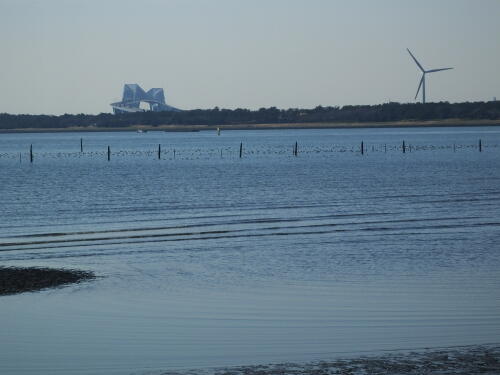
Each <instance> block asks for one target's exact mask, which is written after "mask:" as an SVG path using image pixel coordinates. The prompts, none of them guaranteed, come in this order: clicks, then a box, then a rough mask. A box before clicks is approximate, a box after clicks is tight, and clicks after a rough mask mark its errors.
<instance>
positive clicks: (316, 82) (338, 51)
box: [0, 0, 500, 114]
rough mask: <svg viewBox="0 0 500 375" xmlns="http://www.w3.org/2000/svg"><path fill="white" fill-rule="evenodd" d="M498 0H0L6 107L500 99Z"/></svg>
mask: <svg viewBox="0 0 500 375" xmlns="http://www.w3.org/2000/svg"><path fill="white" fill-rule="evenodd" d="M499 20H500V0H420V1H407V0H377V1H375V0H373V1H372V0H364V1H362V0H345V1H344V0H338V1H337V0H246V1H243V0H162V1H160V0H140V1H139V0H136V1H128V0H95V1H94V0H87V1H83V0H39V1H35V0H0V51H1V55H0V56H1V58H0V84H1V89H0V112H9V113H35V114H40V113H44V114H61V113H99V112H110V111H111V108H110V106H109V103H111V102H112V101H116V100H119V99H120V97H121V92H122V88H123V84H124V83H138V84H139V85H141V86H142V87H143V88H144V89H146V90H148V89H149V88H151V87H163V88H164V89H165V94H166V97H167V102H168V103H169V104H171V105H173V106H177V107H179V108H183V109H192V108H212V107H214V106H219V107H224V108H237V107H244V108H259V107H270V106H276V107H279V108H289V107H303V108H306V107H315V106H316V105H320V104H321V105H324V106H326V105H346V104H376V103H383V102H387V101H389V100H392V101H400V102H413V101H414V99H413V98H414V96H415V92H416V89H417V85H418V81H419V79H420V74H419V71H418V69H417V67H416V66H415V64H414V63H413V61H412V60H411V59H410V56H409V55H408V53H407V52H406V47H409V48H410V49H411V50H412V51H413V53H414V54H415V55H416V57H417V58H418V59H419V60H420V62H421V63H422V64H423V65H424V67H425V68H428V69H431V68H440V67H447V66H453V67H455V69H454V70H450V71H445V72H439V73H435V74H432V75H429V76H428V80H427V97H428V98H427V100H428V101H440V100H447V101H450V102H460V101H476V100H491V99H492V97H493V96H497V97H498V98H499V99H500V74H499V67H500V21H499Z"/></svg>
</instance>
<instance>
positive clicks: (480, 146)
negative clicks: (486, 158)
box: [479, 140, 483, 152]
mask: <svg viewBox="0 0 500 375" xmlns="http://www.w3.org/2000/svg"><path fill="white" fill-rule="evenodd" d="M482 151H483V144H482V142H481V140H479V152H482Z"/></svg>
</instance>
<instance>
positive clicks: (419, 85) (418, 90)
mask: <svg viewBox="0 0 500 375" xmlns="http://www.w3.org/2000/svg"><path fill="white" fill-rule="evenodd" d="M423 83H424V75H423V74H422V78H421V79H420V83H419V84H418V89H417V93H416V94H415V99H417V96H418V93H419V92H420V88H421V87H422V84H423Z"/></svg>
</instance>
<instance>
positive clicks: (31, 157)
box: [30, 145, 33, 163]
mask: <svg viewBox="0 0 500 375" xmlns="http://www.w3.org/2000/svg"><path fill="white" fill-rule="evenodd" d="M30 163H33V145H30Z"/></svg>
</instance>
